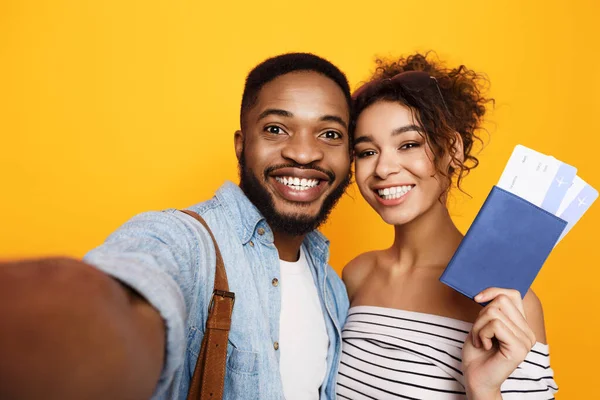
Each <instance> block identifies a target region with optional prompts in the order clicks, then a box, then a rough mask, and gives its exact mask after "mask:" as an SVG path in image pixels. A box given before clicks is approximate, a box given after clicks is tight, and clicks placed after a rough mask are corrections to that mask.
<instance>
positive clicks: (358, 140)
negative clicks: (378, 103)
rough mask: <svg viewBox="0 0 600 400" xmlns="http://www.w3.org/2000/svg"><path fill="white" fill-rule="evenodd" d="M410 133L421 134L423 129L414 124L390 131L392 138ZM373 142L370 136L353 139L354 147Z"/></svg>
mask: <svg viewBox="0 0 600 400" xmlns="http://www.w3.org/2000/svg"><path fill="white" fill-rule="evenodd" d="M412 131H416V132H419V133H423V128H421V127H420V126H418V125H415V124H411V125H405V126H401V127H400V128H396V129H394V130H393V131H392V136H397V135H401V134H403V133H406V132H412ZM373 141H374V140H373V136H372V135H363V136H360V137H357V138H356V139H354V145H355V146H356V145H357V144H359V143H373Z"/></svg>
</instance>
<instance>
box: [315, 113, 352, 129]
mask: <svg viewBox="0 0 600 400" xmlns="http://www.w3.org/2000/svg"><path fill="white" fill-rule="evenodd" d="M321 121H331V122H337V123H338V124H340V125H341V126H343V127H344V129H348V124H346V121H344V120H343V119H342V118H341V117H338V116H337V115H323V116H322V117H321Z"/></svg>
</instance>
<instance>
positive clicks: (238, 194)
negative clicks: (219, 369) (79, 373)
mask: <svg viewBox="0 0 600 400" xmlns="http://www.w3.org/2000/svg"><path fill="white" fill-rule="evenodd" d="M189 209H190V210H192V211H195V212H197V213H199V214H200V215H201V216H202V217H203V218H204V219H205V220H206V222H207V224H208V225H209V227H210V229H211V231H212V232H213V234H214V236H215V238H216V240H217V243H218V245H219V248H220V250H221V253H222V256H223V261H224V263H225V269H226V271H227V278H228V281H229V290H230V291H232V292H235V306H234V309H233V315H232V325H231V331H230V333H229V343H228V349H227V366H226V373H225V390H224V392H225V393H224V397H223V398H224V399H265V400H266V399H283V398H284V397H283V389H282V384H281V377H280V370H279V357H280V352H282V351H285V348H282V347H279V346H278V344H276V342H278V340H279V318H280V312H281V289H282V286H285V282H282V284H281V285H275V284H273V282H274V281H273V279H275V278H276V279H278V280H279V281H280V280H281V277H280V271H279V268H280V264H279V254H278V252H277V248H276V247H275V245H274V243H273V232H272V231H271V229H270V228H269V226H268V225H267V223H266V221H265V219H264V217H263V216H262V215H261V214H260V213H259V211H258V210H257V209H256V207H255V206H254V205H253V204H252V203H251V202H250V201H249V200H248V198H247V197H246V196H245V195H244V193H243V192H242V190H241V189H240V188H239V187H238V186H236V185H234V184H233V183H231V182H226V183H225V184H224V185H223V186H222V187H221V188H220V189H219V190H218V191H217V193H216V195H215V196H214V197H213V198H212V199H211V200H208V201H206V202H203V203H200V204H197V205H195V206H193V207H190V208H189ZM302 246H303V248H304V251H305V253H306V255H307V259H308V264H309V267H310V268H311V272H312V274H313V277H314V280H315V285H316V287H317V291H318V293H319V298H320V301H321V306H322V309H323V315H324V317H325V324H326V327H327V333H328V335H329V349H328V352H327V375H326V377H325V380H324V382H323V384H322V386H321V389H320V397H321V398H322V399H334V398H335V380H336V375H337V370H338V364H339V359H340V353H341V327H342V326H343V325H344V322H345V319H346V315H347V312H348V297H347V294H346V289H345V287H344V284H343V283H342V281H341V279H340V278H339V277H338V275H337V274H336V273H335V271H333V270H332V269H331V267H330V266H329V265H328V264H327V261H328V257H329V242H328V241H327V239H325V237H324V236H323V235H322V234H321V233H319V232H317V231H315V232H311V233H309V234H308V235H307V236H306V238H305V240H304V242H303V244H302ZM84 260H85V261H86V262H88V263H90V264H92V265H94V266H95V267H97V268H99V269H100V270H102V271H104V272H105V273H107V274H109V275H111V276H113V277H114V278H115V279H117V280H119V281H121V282H123V283H125V284H126V285H128V286H130V287H132V288H133V289H135V290H136V291H138V292H139V293H140V294H141V295H142V296H143V297H144V298H145V299H146V300H147V301H148V302H149V303H150V304H151V305H152V306H154V307H155V308H156V309H157V310H158V311H159V312H160V314H161V316H162V318H163V319H164V321H165V327H166V334H167V341H166V342H167V344H166V355H165V365H164V366H163V371H162V374H161V377H160V380H159V382H158V385H157V387H156V389H155V392H154V395H153V397H152V398H153V399H185V398H186V396H187V391H188V387H189V383H190V379H191V377H192V374H193V372H194V367H195V365H196V360H197V358H198V352H199V350H200V343H201V341H202V337H203V335H204V330H205V323H206V318H207V309H208V305H209V302H210V299H211V295H212V291H213V283H214V275H215V262H216V257H215V250H214V245H213V242H212V240H211V238H210V236H209V234H208V232H207V231H206V230H205V229H204V227H202V225H200V224H199V223H198V222H197V221H196V220H194V219H193V218H191V217H190V216H188V215H186V214H184V213H181V212H179V211H177V210H172V209H171V210H166V211H164V212H147V213H143V214H140V215H138V216H136V217H134V218H132V219H131V220H130V221H128V222H127V223H125V224H124V225H123V226H122V227H121V228H119V229H118V230H117V231H116V232H114V233H113V234H112V235H110V236H109V237H108V239H107V240H106V242H105V243H104V244H102V245H101V246H100V247H98V248H96V249H94V250H92V251H91V252H89V253H88V254H87V255H86V256H85V258H84Z"/></svg>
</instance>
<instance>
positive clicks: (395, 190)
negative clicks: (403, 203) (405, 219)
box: [377, 185, 413, 200]
mask: <svg viewBox="0 0 600 400" xmlns="http://www.w3.org/2000/svg"><path fill="white" fill-rule="evenodd" d="M412 188H413V186H410V185H409V186H396V187H391V188H385V189H379V190H377V193H378V194H379V196H380V197H381V198H383V199H384V200H392V199H397V198H399V197H402V196H404V195H405V194H406V193H408V192H409V191H410V190H411V189H412Z"/></svg>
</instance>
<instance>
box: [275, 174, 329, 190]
mask: <svg viewBox="0 0 600 400" xmlns="http://www.w3.org/2000/svg"><path fill="white" fill-rule="evenodd" d="M275 180H277V182H279V183H283V184H284V185H287V186H289V187H291V188H292V189H294V190H308V189H310V188H313V187H315V186H317V185H318V184H319V180H318V179H305V178H294V177H292V176H290V177H287V176H276V177H275Z"/></svg>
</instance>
